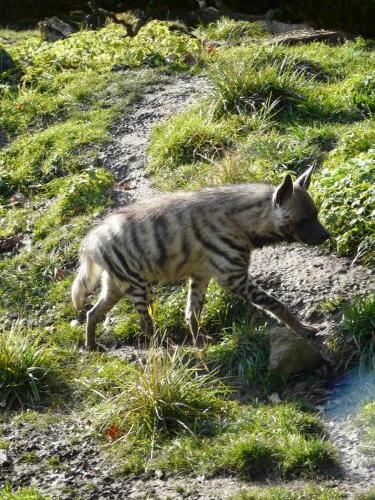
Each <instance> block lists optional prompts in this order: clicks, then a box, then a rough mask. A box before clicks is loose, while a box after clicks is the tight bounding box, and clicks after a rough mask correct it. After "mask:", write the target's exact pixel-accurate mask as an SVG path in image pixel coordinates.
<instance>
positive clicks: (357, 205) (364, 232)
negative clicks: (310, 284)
mask: <svg viewBox="0 0 375 500" xmlns="http://www.w3.org/2000/svg"><path fill="white" fill-rule="evenodd" d="M374 178H375V156H374V155H373V153H372V152H371V151H369V152H368V153H363V154H361V155H359V156H358V157H357V158H353V159H352V160H348V161H346V162H345V163H343V164H338V165H337V166H334V167H332V168H330V169H329V170H328V169H326V170H324V171H323V172H322V176H321V177H320V179H319V189H318V190H317V192H316V197H317V200H318V201H319V202H320V204H321V219H322V221H323V222H324V223H325V224H326V225H327V226H328V228H329V230H330V231H331V233H332V236H333V239H332V242H333V246H334V248H335V249H337V250H338V251H339V252H340V253H342V254H344V255H352V256H355V261H362V262H364V263H368V264H369V263H371V262H374V261H375V212H374V206H375V184H374Z"/></svg>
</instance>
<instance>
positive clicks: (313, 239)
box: [296, 220, 331, 246]
mask: <svg viewBox="0 0 375 500" xmlns="http://www.w3.org/2000/svg"><path fill="white" fill-rule="evenodd" d="M330 236H331V235H330V234H329V232H328V231H327V229H326V228H325V227H324V226H323V225H322V224H321V223H320V222H319V221H318V220H314V221H308V222H304V223H302V224H299V225H298V226H297V230H296V239H297V240H300V241H302V242H303V243H306V244H307V245H311V246H315V245H320V244H321V243H324V242H325V241H327V240H328V239H329V238H330Z"/></svg>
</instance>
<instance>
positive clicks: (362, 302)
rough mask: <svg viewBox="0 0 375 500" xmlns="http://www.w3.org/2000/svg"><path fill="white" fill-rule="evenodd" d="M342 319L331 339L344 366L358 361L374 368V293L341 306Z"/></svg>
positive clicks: (363, 366)
mask: <svg viewBox="0 0 375 500" xmlns="http://www.w3.org/2000/svg"><path fill="white" fill-rule="evenodd" d="M341 311H342V319H341V322H340V323H339V325H338V326H337V329H336V332H335V334H334V336H333V338H332V340H331V343H332V345H333V348H334V350H335V351H336V352H337V353H338V355H339V356H340V358H341V363H342V364H343V366H344V367H348V366H349V365H352V364H354V363H355V364H357V363H359V366H360V368H361V369H364V370H366V371H367V370H368V369H372V370H373V369H375V294H371V295H369V296H367V297H365V298H356V299H354V300H353V302H352V303H351V304H346V305H345V304H344V305H343V306H342V308H341Z"/></svg>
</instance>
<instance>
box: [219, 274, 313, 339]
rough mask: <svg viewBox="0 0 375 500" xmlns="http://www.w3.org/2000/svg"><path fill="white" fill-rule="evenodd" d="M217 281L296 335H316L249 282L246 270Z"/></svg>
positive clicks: (273, 299)
mask: <svg viewBox="0 0 375 500" xmlns="http://www.w3.org/2000/svg"><path fill="white" fill-rule="evenodd" d="M218 281H219V283H220V284H222V285H223V286H224V287H225V288H227V289H229V290H230V291H232V292H233V293H235V294H236V295H239V296H240V297H242V298H243V299H245V300H247V301H249V302H251V303H252V304H254V305H255V306H257V307H259V308H261V309H264V310H265V311H266V312H268V313H270V314H271V315H272V316H275V317H276V318H277V319H278V320H280V321H281V322H283V323H285V324H286V325H287V326H288V327H289V328H290V329H291V330H293V331H294V332H296V333H297V334H299V335H303V336H307V337H309V336H311V335H312V334H314V333H316V330H315V328H313V327H311V326H308V325H304V324H303V323H301V322H300V321H299V320H298V319H297V318H296V316H294V315H293V314H292V313H291V311H290V310H289V309H288V307H287V306H286V305H285V304H283V303H282V302H281V301H280V300H278V299H277V298H276V297H273V296H272V295H270V294H268V293H267V292H265V291H264V290H262V288H260V287H258V286H257V285H256V284H255V283H254V282H253V281H252V280H251V277H250V276H249V273H248V270H247V268H246V269H242V270H241V269H238V270H236V271H232V272H231V273H228V274H226V275H220V276H218Z"/></svg>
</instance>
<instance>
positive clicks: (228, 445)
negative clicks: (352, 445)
mask: <svg viewBox="0 0 375 500" xmlns="http://www.w3.org/2000/svg"><path fill="white" fill-rule="evenodd" d="M334 457H335V453H334V451H333V449H332V447H331V446H330V445H329V444H328V443H326V442H324V441H322V440H321V427H320V425H319V423H318V420H317V419H316V418H315V417H313V416H312V415H308V414H306V413H303V412H301V411H299V410H298V409H297V408H296V406H294V405H293V404H279V405H259V406H258V407H257V406H252V405H250V406H248V407H247V408H244V409H242V408H240V407H236V408H235V409H234V414H233V417H232V419H231V418H228V419H227V420H226V421H225V422H224V423H223V425H222V428H221V429H219V430H218V431H217V433H216V435H214V436H211V437H210V436H208V437H203V438H202V437H196V436H188V435H187V436H178V437H176V438H175V439H173V440H172V441H171V442H170V444H169V446H164V447H163V448H162V449H161V450H160V453H158V454H155V458H154V459H153V461H152V462H151V466H152V467H156V468H158V469H161V470H172V471H175V472H179V471H183V472H194V473H196V474H198V473H199V474H209V475H211V474H212V475H217V474H221V473H235V474H238V475H240V476H242V477H244V478H248V479H255V478H261V477H267V476H269V475H276V476H283V477H285V476H286V477H290V476H301V475H302V476H306V477H307V476H309V475H310V476H311V475H313V474H314V471H315V472H318V471H319V470H324V469H325V468H327V466H330V465H332V464H333V463H334V459H335V458H334Z"/></svg>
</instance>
